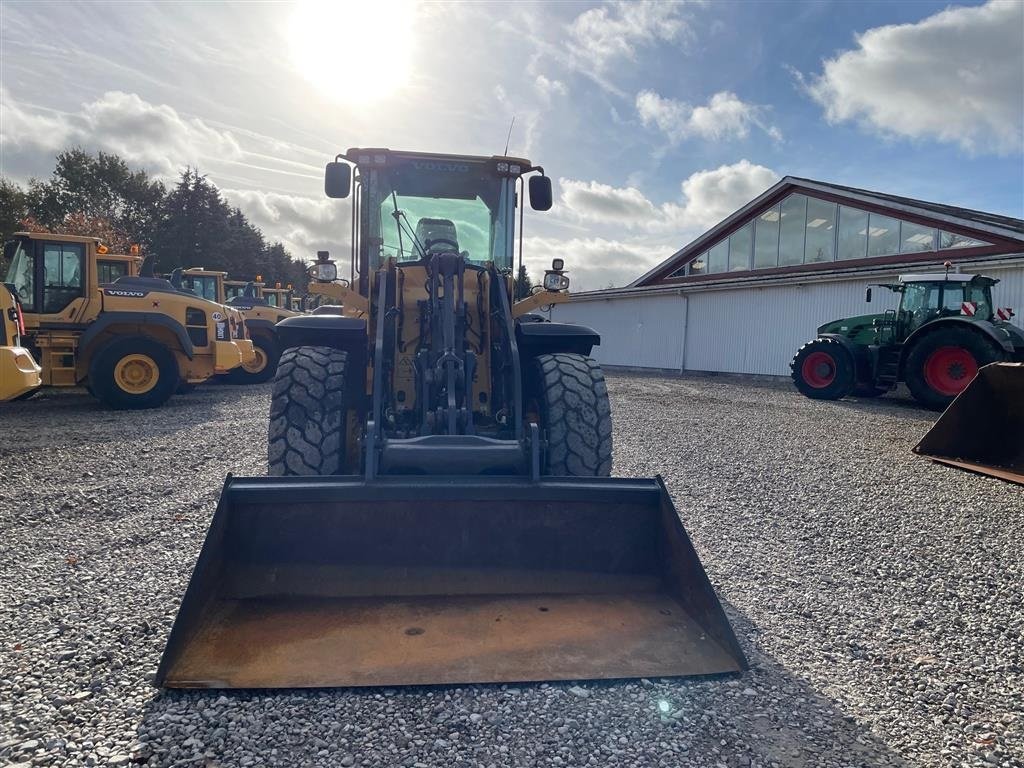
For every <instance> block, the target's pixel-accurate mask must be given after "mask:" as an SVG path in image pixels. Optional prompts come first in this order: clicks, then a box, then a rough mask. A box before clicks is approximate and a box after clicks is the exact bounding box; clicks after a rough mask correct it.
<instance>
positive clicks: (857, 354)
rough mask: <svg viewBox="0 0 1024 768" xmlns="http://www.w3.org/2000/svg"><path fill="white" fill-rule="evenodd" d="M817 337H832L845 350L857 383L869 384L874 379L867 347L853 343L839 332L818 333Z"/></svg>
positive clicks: (872, 364) (872, 365)
mask: <svg viewBox="0 0 1024 768" xmlns="http://www.w3.org/2000/svg"><path fill="white" fill-rule="evenodd" d="M818 338H819V339H832V340H833V341H837V342H839V345H840V346H841V347H842V348H843V349H845V350H846V351H847V353H849V355H850V359H851V360H853V368H854V378H855V380H856V381H857V383H858V384H871V383H873V382H874V380H875V372H874V361H873V360H872V359H871V357H872V356H871V351H870V349H869V348H868V347H866V346H863V345H860V344H854V343H853V342H852V341H850V340H849V339H848V338H846V336H844V335H843V334H841V333H819V334H818Z"/></svg>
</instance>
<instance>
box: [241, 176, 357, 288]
mask: <svg viewBox="0 0 1024 768" xmlns="http://www.w3.org/2000/svg"><path fill="white" fill-rule="evenodd" d="M221 192H222V193H223V194H224V197H225V198H226V199H227V200H228V202H229V203H230V204H231V205H233V206H236V207H238V208H241V209H242V211H244V212H245V215H246V217H247V218H248V219H249V221H251V222H252V223H253V224H254V225H255V226H257V227H259V228H260V229H261V230H263V232H264V234H266V235H268V236H269V237H270V238H271V239H273V240H280V241H281V242H282V243H284V245H285V247H286V248H288V250H289V251H290V252H291V254H292V256H294V257H295V258H297V259H302V260H304V261H310V260H312V259H313V258H314V257H315V256H316V252H317V251H324V250H326V251H331V253H332V254H333V257H334V259H335V260H336V261H337V262H338V264H339V265H341V264H345V263H347V261H348V258H349V248H350V244H351V240H350V239H349V233H350V230H351V215H352V211H351V208H350V206H349V204H347V203H339V202H338V201H337V200H331V199H329V198H326V197H323V198H314V197H303V196H301V195H286V194H282V193H279V192H265V191H262V190H256V189H222V190H221ZM339 270H340V271H341V272H342V273H344V274H347V271H346V270H345V269H341V267H340V266H339Z"/></svg>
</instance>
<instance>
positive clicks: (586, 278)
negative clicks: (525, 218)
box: [523, 237, 672, 291]
mask: <svg viewBox="0 0 1024 768" xmlns="http://www.w3.org/2000/svg"><path fill="white" fill-rule="evenodd" d="M523 246H524V249H525V253H526V255H525V260H526V266H527V269H529V271H530V274H532V275H534V276H537V277H539V276H540V275H543V274H544V270H545V269H547V268H550V266H551V260H552V259H553V258H555V257H558V258H561V259H565V265H566V269H567V270H568V272H569V279H570V280H571V284H570V286H569V289H570V290H571V291H593V290H597V289H599V288H607V287H608V286H610V285H611V286H616V287H620V286H624V285H628V284H629V283H631V282H632V281H633V280H635V279H636V278H637V277H639V276H640V275H642V274H644V273H645V272H648V271H649V270H651V269H652V268H653V267H655V266H657V265H658V264H660V263H661V262H662V261H664V259H665V258H666V257H668V256H670V255H671V254H672V249H671V248H666V247H665V246H663V245H657V244H651V243H646V242H643V241H642V240H618V239H616V240H608V239H604V238H601V237H591V238H572V239H569V240H562V239H556V238H546V237H526V238H524V240H523Z"/></svg>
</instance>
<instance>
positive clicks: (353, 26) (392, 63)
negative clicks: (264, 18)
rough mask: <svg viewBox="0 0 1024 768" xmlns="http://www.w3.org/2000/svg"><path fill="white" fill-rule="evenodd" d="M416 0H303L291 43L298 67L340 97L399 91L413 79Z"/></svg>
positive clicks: (349, 99) (360, 97)
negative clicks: (411, 71)
mask: <svg viewBox="0 0 1024 768" xmlns="http://www.w3.org/2000/svg"><path fill="white" fill-rule="evenodd" d="M415 16H416V5H415V2H414V0H340V1H337V2H329V1H325V0H302V2H300V3H299V4H298V5H297V6H296V7H295V10H294V11H293V12H292V16H291V20H290V24H289V30H288V32H289V34H288V43H289V48H290V50H291V59H292V63H293V64H294V66H295V68H296V69H297V70H298V71H299V73H301V75H302V76H303V77H304V78H306V79H307V80H308V81H309V82H310V83H312V84H313V85H314V86H316V87H317V89H318V90H320V92H321V93H323V94H324V95H325V96H327V97H328V98H330V99H332V100H335V101H347V102H366V101H374V100H377V99H381V98H386V97H388V96H391V95H392V94H394V93H395V92H396V91H397V90H398V89H399V88H401V87H402V86H403V85H404V84H405V83H406V81H407V80H408V79H409V73H410V63H411V61H412V48H413V45H414V42H415V40H414V36H413V30H412V28H413V22H414V20H415Z"/></svg>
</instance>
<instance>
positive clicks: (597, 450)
mask: <svg viewBox="0 0 1024 768" xmlns="http://www.w3.org/2000/svg"><path fill="white" fill-rule="evenodd" d="M530 393H531V394H532V396H533V397H534V398H535V399H536V403H537V406H538V408H539V411H540V425H539V426H540V428H541V429H542V430H543V431H544V432H545V434H546V437H547V451H546V461H545V466H544V467H543V468H542V471H543V472H544V473H545V474H548V475H560V476H571V477H608V476H609V475H610V474H611V473H612V414H611V406H610V405H609V403H608V387H607V386H606V385H605V381H604V374H603V373H602V372H601V366H600V365H598V364H597V363H596V362H595V361H593V360H591V359H590V358H589V357H586V356H585V355H577V354H569V353H564V352H563V353H558V354H553V355H537V357H536V358H534V360H533V367H532V377H531V381H530Z"/></svg>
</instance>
